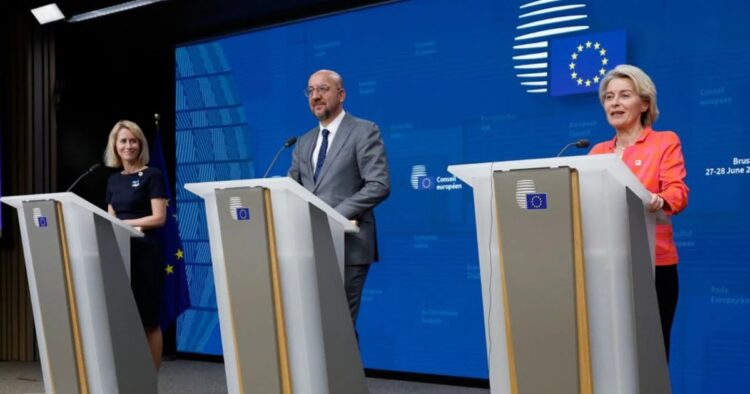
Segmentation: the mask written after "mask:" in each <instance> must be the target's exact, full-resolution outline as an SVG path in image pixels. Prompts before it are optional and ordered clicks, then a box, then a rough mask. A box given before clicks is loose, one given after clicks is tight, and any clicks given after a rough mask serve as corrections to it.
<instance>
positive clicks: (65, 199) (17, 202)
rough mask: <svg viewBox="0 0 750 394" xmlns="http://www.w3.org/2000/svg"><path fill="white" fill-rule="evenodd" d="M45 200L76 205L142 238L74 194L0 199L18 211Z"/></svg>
mask: <svg viewBox="0 0 750 394" xmlns="http://www.w3.org/2000/svg"><path fill="white" fill-rule="evenodd" d="M46 200H54V201H59V202H61V203H63V204H74V205H77V206H79V207H81V208H83V209H86V210H88V211H91V213H93V214H94V215H99V216H101V217H102V218H104V219H106V220H108V221H110V222H112V223H114V224H115V225H117V226H119V227H122V228H123V229H125V230H127V231H128V232H129V233H130V234H131V235H132V236H134V237H143V233H142V232H140V231H138V230H136V229H135V228H134V227H133V226H131V225H129V224H127V223H125V222H123V221H122V220H120V219H118V218H116V217H114V216H112V215H110V214H109V213H107V212H106V211H104V210H103V209H101V208H99V207H97V206H96V205H94V204H92V203H90V202H88V201H86V200H84V199H83V198H81V197H79V196H78V195H76V194H75V193H72V192H65V193H46V194H26V195H22V196H5V197H2V198H0V201H2V202H4V203H6V204H8V205H10V206H12V207H13V208H16V209H18V210H20V209H22V208H23V203H25V202H30V201H46Z"/></svg>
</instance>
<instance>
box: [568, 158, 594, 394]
mask: <svg viewBox="0 0 750 394" xmlns="http://www.w3.org/2000/svg"><path fill="white" fill-rule="evenodd" d="M578 185H579V184H578V171H577V170H575V169H571V171H570V191H571V196H570V197H571V199H570V201H571V205H572V207H571V208H572V210H571V212H572V216H573V217H572V223H573V261H574V264H575V268H574V269H575V292H576V295H575V297H576V323H577V331H578V379H579V383H580V390H581V391H580V392H581V394H592V393H593V392H594V383H593V382H594V380H593V376H592V373H591V346H590V343H589V321H588V306H587V304H586V268H585V264H584V257H583V224H582V220H581V218H582V213H581V193H580V190H579V187H578Z"/></svg>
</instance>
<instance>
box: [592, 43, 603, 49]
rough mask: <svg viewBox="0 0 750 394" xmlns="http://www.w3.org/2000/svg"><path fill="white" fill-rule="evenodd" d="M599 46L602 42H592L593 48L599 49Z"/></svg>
mask: <svg viewBox="0 0 750 394" xmlns="http://www.w3.org/2000/svg"><path fill="white" fill-rule="evenodd" d="M600 46H602V44H600V43H598V42H597V43H595V44H594V49H599V47H600Z"/></svg>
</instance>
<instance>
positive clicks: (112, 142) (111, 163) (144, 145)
mask: <svg viewBox="0 0 750 394" xmlns="http://www.w3.org/2000/svg"><path fill="white" fill-rule="evenodd" d="M122 129H128V130H130V132H131V133H133V135H134V136H135V138H138V142H139V145H140V147H139V148H140V152H139V154H138V162H137V163H136V165H137V166H138V167H142V166H145V165H146V164H148V160H149V156H148V141H147V140H146V136H145V135H144V134H143V130H141V128H140V127H138V125H137V124H135V123H134V122H131V121H129V120H121V121H119V122H117V123H115V126H114V127H113V128H112V131H110V132H109V140H108V141H107V149H106V150H105V151H104V165H105V166H107V167H113V168H119V167H122V159H120V155H118V154H117V133H119V132H120V130H122Z"/></svg>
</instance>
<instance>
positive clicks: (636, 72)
mask: <svg viewBox="0 0 750 394" xmlns="http://www.w3.org/2000/svg"><path fill="white" fill-rule="evenodd" d="M599 100H600V101H601V103H602V106H603V107H604V113H605V114H606V115H607V122H609V124H610V125H611V126H612V127H614V129H615V136H614V138H613V139H611V140H609V141H605V142H602V143H599V144H597V145H596V146H594V148H593V149H591V152H589V154H600V153H616V154H617V155H618V156H620V158H621V159H622V161H624V162H625V164H626V165H627V166H628V167H629V168H630V170H631V171H633V173H634V174H635V175H636V177H638V179H639V180H640V181H641V183H642V184H643V186H645V187H646V189H648V190H649V191H650V192H651V201H650V203H649V205H648V209H649V210H650V211H651V212H656V211H659V210H662V211H664V213H665V214H666V217H667V218H671V216H672V215H674V214H677V213H679V212H680V211H682V210H683V209H685V206H686V205H687V202H688V187H687V185H686V184H685V160H684V159H683V157H682V147H681V145H680V139H679V138H678V137H677V134H675V133H674V132H673V131H654V130H653V129H652V128H651V126H652V125H653V123H654V122H655V121H656V118H657V117H658V116H659V109H658V107H657V105H656V87H655V86H654V83H653V82H652V81H651V78H649V76H648V75H646V73H645V72H643V70H641V69H639V68H638V67H635V66H630V65H620V66H617V67H616V68H615V69H614V70H611V71H610V72H609V73H607V75H605V76H604V78H603V79H602V82H601V84H600V85H599ZM678 290H679V282H678V279H677V248H676V246H675V243H674V238H673V236H672V223H671V220H668V221H666V222H664V221H658V222H657V224H656V296H657V299H658V301H659V314H660V316H661V326H662V334H663V335H664V346H665V347H666V351H667V359H669V335H670V332H671V328H672V320H673V319H674V312H675V308H676V307H677V296H678V293H679V291H678Z"/></svg>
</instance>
